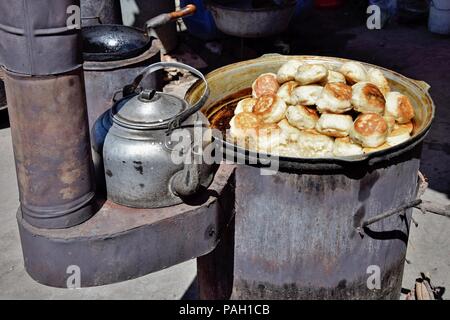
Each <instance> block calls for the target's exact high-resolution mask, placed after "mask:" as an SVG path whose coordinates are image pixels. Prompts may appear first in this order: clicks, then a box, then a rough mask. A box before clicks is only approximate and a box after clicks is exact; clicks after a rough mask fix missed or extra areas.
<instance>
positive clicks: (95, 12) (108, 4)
mask: <svg viewBox="0 0 450 320" xmlns="http://www.w3.org/2000/svg"><path fill="white" fill-rule="evenodd" d="M81 18H82V23H83V26H89V25H95V24H122V8H121V6H120V0H81Z"/></svg>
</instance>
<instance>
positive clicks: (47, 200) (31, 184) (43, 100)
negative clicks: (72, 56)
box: [5, 67, 95, 229]
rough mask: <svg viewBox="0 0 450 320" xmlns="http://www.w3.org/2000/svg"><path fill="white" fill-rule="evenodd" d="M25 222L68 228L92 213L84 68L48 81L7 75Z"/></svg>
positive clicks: (92, 183) (92, 180) (46, 78)
mask: <svg viewBox="0 0 450 320" xmlns="http://www.w3.org/2000/svg"><path fill="white" fill-rule="evenodd" d="M5 83H6V94H7V97H8V104H9V115H10V122H11V133H12V140H13V148H14V155H15V163H16V171H17V180H18V186H19V194H20V203H21V206H20V210H21V212H22V214H23V218H24V219H25V220H26V221H27V222H28V223H30V224H31V225H33V226H36V227H39V228H48V229H54V228H67V227H71V226H74V225H77V224H80V223H82V222H84V221H85V220H87V219H88V218H90V217H91V216H92V215H93V214H94V213H95V208H94V205H93V199H94V196H95V190H94V189H95V185H94V175H93V164H92V157H91V147H90V142H89V141H90V140H89V130H88V121H87V110H86V97H85V93H84V79H83V69H82V67H80V68H78V69H76V70H73V71H70V72H68V73H64V74H60V75H51V76H28V75H19V74H17V73H13V72H9V71H5Z"/></svg>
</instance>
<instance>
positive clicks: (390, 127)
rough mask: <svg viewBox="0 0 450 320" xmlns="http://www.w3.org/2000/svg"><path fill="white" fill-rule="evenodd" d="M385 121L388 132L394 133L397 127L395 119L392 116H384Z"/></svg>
mask: <svg viewBox="0 0 450 320" xmlns="http://www.w3.org/2000/svg"><path fill="white" fill-rule="evenodd" d="M383 119H384V120H385V121H386V124H387V126H388V132H392V130H394V128H395V126H396V123H395V118H394V117H392V116H383Z"/></svg>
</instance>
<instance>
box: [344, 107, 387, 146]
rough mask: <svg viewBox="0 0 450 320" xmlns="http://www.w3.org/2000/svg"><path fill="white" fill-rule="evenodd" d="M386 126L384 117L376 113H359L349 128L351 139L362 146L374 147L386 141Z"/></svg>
mask: <svg viewBox="0 0 450 320" xmlns="http://www.w3.org/2000/svg"><path fill="white" fill-rule="evenodd" d="M387 135H388V126H387V123H386V121H385V120H384V118H383V117H382V116H380V115H378V114H376V113H362V114H360V115H359V116H358V117H357V118H356V120H355V122H354V124H353V127H352V129H351V130H350V137H351V138H352V139H353V141H355V142H357V143H359V144H360V145H362V146H363V147H369V148H376V147H379V146H381V145H382V144H383V143H385V142H386V138H387Z"/></svg>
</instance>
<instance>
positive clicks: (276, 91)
mask: <svg viewBox="0 0 450 320" xmlns="http://www.w3.org/2000/svg"><path fill="white" fill-rule="evenodd" d="M414 116H415V115H414V109H413V107H412V105H411V102H410V100H409V98H408V97H407V96H405V95H403V94H401V93H399V92H393V91H391V89H390V86H389V82H388V80H387V79H386V78H385V76H384V74H383V73H382V72H381V71H380V70H378V69H375V68H370V69H368V70H367V69H366V68H365V67H364V66H363V65H362V64H361V63H359V62H353V61H352V62H347V63H344V64H343V65H342V66H341V67H340V68H339V69H338V70H333V68H331V67H329V66H326V65H323V64H306V63H303V62H302V61H299V60H290V61H288V62H286V63H285V64H284V65H283V66H282V67H281V68H280V69H279V71H278V74H274V73H266V74H262V75H260V76H259V77H258V78H257V79H256V80H255V81H254V83H253V85H252V97H251V98H246V99H243V100H241V101H240V102H239V103H238V105H237V107H236V109H235V115H234V117H233V118H232V120H231V122H230V131H229V137H230V138H231V139H232V140H233V142H235V143H237V144H238V145H240V146H243V147H245V148H248V149H250V150H254V151H258V152H263V153H269V154H275V155H280V156H287V157H299V158H311V157H320V158H322V157H346V156H355V155H362V154H366V153H370V152H374V151H378V150H383V149H386V148H389V147H391V146H394V145H397V144H400V143H402V142H404V141H406V140H408V139H410V137H411V134H412V131H413V123H412V120H413V118H414Z"/></svg>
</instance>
